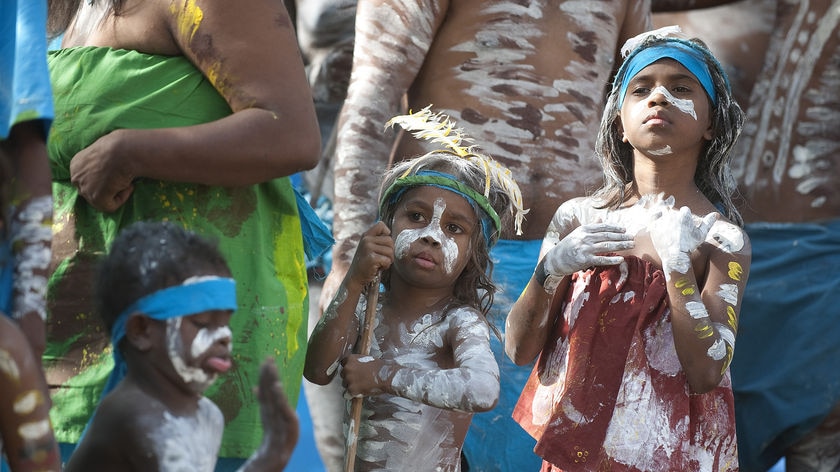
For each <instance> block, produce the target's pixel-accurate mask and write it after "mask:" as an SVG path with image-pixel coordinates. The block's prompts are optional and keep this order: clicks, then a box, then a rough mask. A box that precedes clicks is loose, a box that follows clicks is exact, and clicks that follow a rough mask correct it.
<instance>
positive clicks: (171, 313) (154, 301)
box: [102, 277, 237, 396]
mask: <svg viewBox="0 0 840 472" xmlns="http://www.w3.org/2000/svg"><path fill="white" fill-rule="evenodd" d="M236 307H237V305H236V282H235V281H234V280H233V279H231V278H227V277H206V278H201V279H200V280H197V281H194V282H193V281H188V282H187V283H184V284H181V285H173V286H171V287H167V288H164V289H161V290H158V291H156V292H152V293H150V294H148V295H146V296H144V297H142V298H140V299H139V300H137V301H136V302H134V303H132V304H131V305H130V306H129V307H128V308H126V309H125V310H123V311H122V313H120V315H119V316H118V317H117V319H116V321H114V325H113V327H112V328H111V346H112V349H113V356H114V370H113V371H111V376H110V377H109V378H108V382H107V383H106V384H105V390H104V391H103V392H102V395H103V396H105V394H106V393H108V392H109V391H111V390H112V389H113V388H114V387H116V386H117V384H118V383H119V381H120V380H121V379H122V378H123V377H125V362H124V361H123V358H122V354H121V353H120V350H119V348H118V347H117V346H118V345H119V343H120V341H122V339H123V338H124V337H125V326H126V323H127V322H128V319H129V318H130V317H131V315H133V314H135V313H142V314H144V315H146V316H148V317H149V318H152V319H155V320H167V319H170V318H178V317H181V316H187V315H194V314H196V313H201V312H204V311H210V310H234V311H235V310H236Z"/></svg>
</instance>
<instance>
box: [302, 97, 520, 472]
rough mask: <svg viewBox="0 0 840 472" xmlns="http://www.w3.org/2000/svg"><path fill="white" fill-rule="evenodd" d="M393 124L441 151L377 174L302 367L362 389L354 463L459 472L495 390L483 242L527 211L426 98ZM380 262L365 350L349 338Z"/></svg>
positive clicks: (355, 334)
mask: <svg viewBox="0 0 840 472" xmlns="http://www.w3.org/2000/svg"><path fill="white" fill-rule="evenodd" d="M389 124H399V125H400V126H402V127H403V128H404V129H406V130H407V131H410V132H413V133H414V136H415V137H418V138H423V139H428V140H431V141H433V142H437V143H442V144H444V146H445V149H442V150H439V151H433V152H431V153H428V154H426V155H423V156H421V157H417V158H414V159H410V160H406V161H402V162H400V163H399V164H397V165H395V166H394V167H393V168H391V169H390V170H389V171H388V172H387V174H386V175H385V177H384V179H383V182H382V187H381V192H380V199H379V209H380V210H379V218H380V220H381V221H379V222H378V223H376V224H374V225H373V226H372V227H371V228H370V229H369V230H368V231H367V232H366V233H365V234H364V235H363V236H362V239H361V241H360V243H359V246H358V249H357V251H356V253H355V255H354V258H353V262H352V264H351V265H350V270H349V271H348V272H347V275H346V277H345V278H344V281H343V282H342V285H341V287H340V289H339V291H338V292H337V294H336V297H335V298H334V299H333V301H332V303H331V304H330V306H329V308H328V309H327V310H326V311H325V313H324V316H323V317H322V319H321V320H320V321H319V323H318V325H317V326H316V327H315V329H314V330H313V332H312V335H311V337H310V339H309V350H308V351H307V358H306V365H305V368H304V374H305V375H306V378H307V379H309V380H310V381H312V382H314V383H317V384H322V385H323V384H326V383H328V382H329V381H330V379H332V378H333V376H334V375H336V373H340V375H341V378H342V381H343V384H344V387H345V388H346V391H347V395H348V396H350V397H359V396H363V397H364V400H363V403H362V410H361V412H362V413H361V424H360V428H359V434H358V452H357V454H356V457H355V462H354V463H353V466H354V467H355V468H354V470H357V471H361V470H447V471H458V470H460V465H461V459H460V456H461V447H462V445H463V442H464V438H465V436H466V434H467V429H468V427H469V425H470V422H471V420H472V416H473V414H474V413H475V412H482V411H487V410H490V409H492V408H493V407H494V406H495V405H496V402H497V401H498V397H499V368H498V365H497V364H496V360H495V358H494V356H493V352H492V351H491V350H490V335H491V332H494V331H495V328H494V327H493V326H492V325H491V323H490V322H489V321H488V320H487V318H486V315H487V313H488V311H489V308H490V305H491V304H492V302H493V294H494V292H495V286H494V285H493V282H492V280H491V272H492V261H491V260H490V256H489V250H490V248H491V247H492V246H493V244H495V242H496V241H497V240H498V238H499V235H500V234H501V231H502V228H503V225H504V224H505V222H506V221H508V220H510V219H511V217H513V218H514V220H515V221H516V222H517V223H519V222H521V221H522V218H523V216H524V214H525V210H524V209H522V207H521V196H520V193H519V188H518V186H517V185H516V183H515V182H514V181H513V179H512V178H511V177H510V173H509V172H508V171H507V169H505V168H503V167H502V166H501V165H499V164H498V163H497V162H495V161H494V160H492V159H490V158H489V157H487V156H484V155H482V154H479V153H478V152H477V151H476V150H475V149H474V148H472V147H464V146H462V145H461V143H462V142H463V141H465V140H466V138H465V137H463V136H462V134H461V131H460V130H459V129H457V128H455V127H454V125H453V124H452V123H451V122H450V121H449V119H448V118H446V117H445V116H443V115H439V114H438V115H435V114H432V112H431V111H430V110H429V108H426V109H424V110H422V111H420V112H418V113H415V114H410V115H405V116H398V117H396V118H394V119H392V120H391V121H390V122H389ZM380 271H381V283H382V286H383V287H384V290H383V291H381V292H379V294H378V300H377V305H376V307H375V313H374V315H373V316H374V318H373V319H372V320H371V321H372V323H373V325H372V326H373V336H372V339H371V343H370V355H369V356H361V355H359V354H354V353H353V348H354V345H356V344H357V343H358V342H359V341H360V335H359V330H360V326H362V325H363V324H364V323H365V321H366V320H365V317H366V313H370V312H368V311H367V306H366V304H367V300H366V299H365V297H363V296H362V295H363V294H364V292H365V290H366V287H368V285H369V284H371V282H373V281H374V280H379V278H377V274H378V273H379V272H380ZM378 287H379V284H378V283H377V284H375V285H373V286H371V287H370V288H367V290H377V289H378ZM345 426H346V427H347V428H348V429H350V428H351V427H352V426H353V425H351V424H349V422H348V423H347V424H345ZM351 455H352V454H351ZM351 460H352V459H351Z"/></svg>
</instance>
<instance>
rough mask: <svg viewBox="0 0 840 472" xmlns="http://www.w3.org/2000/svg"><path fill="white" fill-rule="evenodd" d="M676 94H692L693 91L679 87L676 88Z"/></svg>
mask: <svg viewBox="0 0 840 472" xmlns="http://www.w3.org/2000/svg"><path fill="white" fill-rule="evenodd" d="M674 92H676V93H689V92H691V89H690V88H688V87H686V86H684V85H677V86H676V87H674Z"/></svg>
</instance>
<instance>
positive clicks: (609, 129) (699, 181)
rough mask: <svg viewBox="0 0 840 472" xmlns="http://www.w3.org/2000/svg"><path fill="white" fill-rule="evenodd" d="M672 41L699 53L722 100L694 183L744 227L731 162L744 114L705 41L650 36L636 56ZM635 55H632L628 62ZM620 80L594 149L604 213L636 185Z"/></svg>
mask: <svg viewBox="0 0 840 472" xmlns="http://www.w3.org/2000/svg"><path fill="white" fill-rule="evenodd" d="M672 41H675V42H680V43H682V44H685V45H689V46H690V47H692V48H693V49H695V50H696V51H698V52H699V53H700V55H701V56H702V57H703V60H704V62H705V63H706V65H707V67H708V69H709V72H710V74H711V77H712V82H713V84H714V89H715V94H716V96H717V97H716V101H717V103H715V104H711V102H710V104H711V109H712V116H711V119H712V128H713V130H714V137H713V138H712V140H711V141H710V142H709V143H708V144H707V145H706V147H705V150H704V152H703V155H702V156H700V159H699V160H698V163H697V169H696V170H695V173H694V182H695V184H696V185H697V187H698V188H699V189H700V191H701V192H703V194H704V195H705V196H706V198H708V199H709V200H710V201H711V202H712V203H714V204H715V205H716V206H718V207H719V208H720V209H721V213H723V214H724V216H726V217H727V218H728V219H729V220H730V221H732V222H733V223H735V224H738V225H739V226H742V225H743V219H742V218H741V214H740V212H738V209H737V208H736V207H735V203H734V202H733V195H734V193H735V190H736V185H735V179H734V177H733V176H732V171H731V169H730V162H731V160H732V154H731V152H732V147H733V146H734V145H735V141H736V140H737V139H738V136H739V135H740V134H741V129H742V128H743V126H744V112H743V111H742V110H741V107H740V106H739V105H738V103H737V102H736V101H735V99H734V97H733V96H732V90H731V89H730V86H729V82H728V80H727V78H726V73H725V72H724V70H723V67H722V66H721V65H720V63H719V62H718V61H717V59H715V57H714V56H713V55H712V53H711V51H709V49H708V47H706V44H705V43H703V41H701V40H700V39H697V38H692V39H690V40H683V39H677V38H666V37H661V36H650V37H648V38H646V39H645V40H644V41H643V42H642V43H641V44H640V45H639V46H638V47H637V48H636V49H635V50H634V52H636V51H640V50H642V49H646V48H648V47H651V46H655V45H658V44H663V43H667V42H672ZM632 55H633V53H631V56H632ZM631 56H628V59H629V58H630V57H631ZM625 62H626V60H625ZM621 80H622V78H621V77H616V81H615V82H614V83H613V87H612V90H611V91H610V94H609V96H608V97H607V104H606V106H605V108H604V114H603V116H602V118H601V128H600V130H599V132H598V138H597V141H596V144H595V152H596V155H597V156H598V159H599V160H600V161H601V166H602V168H603V171H604V184H603V186H602V187H601V188H600V189H599V190H598V191H597V192H596V193H595V195H596V196H597V197H599V198H600V199H601V200H602V201H604V202H605V205H604V207H605V208H617V207H618V206H619V205H620V204H621V203H623V202H624V199H625V195H626V192H627V190H628V188H629V186H630V184H631V182H632V181H633V148H632V147H631V146H630V145H629V144H628V143H625V142H623V141H622V132H621V128H620V127H619V126H618V123H617V121H618V117H619V114H620V112H621V110H620V108H619V106H618V103H619V101H620V99H621V97H619V93H620V89H621V87H620V82H621Z"/></svg>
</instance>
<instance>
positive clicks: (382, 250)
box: [347, 221, 394, 287]
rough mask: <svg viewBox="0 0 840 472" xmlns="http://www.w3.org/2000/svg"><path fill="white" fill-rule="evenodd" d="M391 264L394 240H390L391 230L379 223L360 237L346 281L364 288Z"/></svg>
mask: <svg viewBox="0 0 840 472" xmlns="http://www.w3.org/2000/svg"><path fill="white" fill-rule="evenodd" d="M393 262H394V240H393V239H392V238H391V230H390V229H388V226H386V225H385V223H383V222H381V221H380V222H378V223H376V224H375V225H373V226H371V228H370V229H369V230H367V231H366V232H365V234H363V235H362V239H361V240H360V241H359V246H358V248H357V249H356V254H355V255H354V256H353V262H352V263H351V264H350V269H349V270H348V272H347V279H348V280H349V281H352V282H353V283H355V284H357V286H359V287H364V286H366V285H367V284H369V283H370V282H371V281H373V279H374V278H375V277H376V274H378V273H379V272H380V271H382V270H385V269H387V268H389V267H391V263H393Z"/></svg>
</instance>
